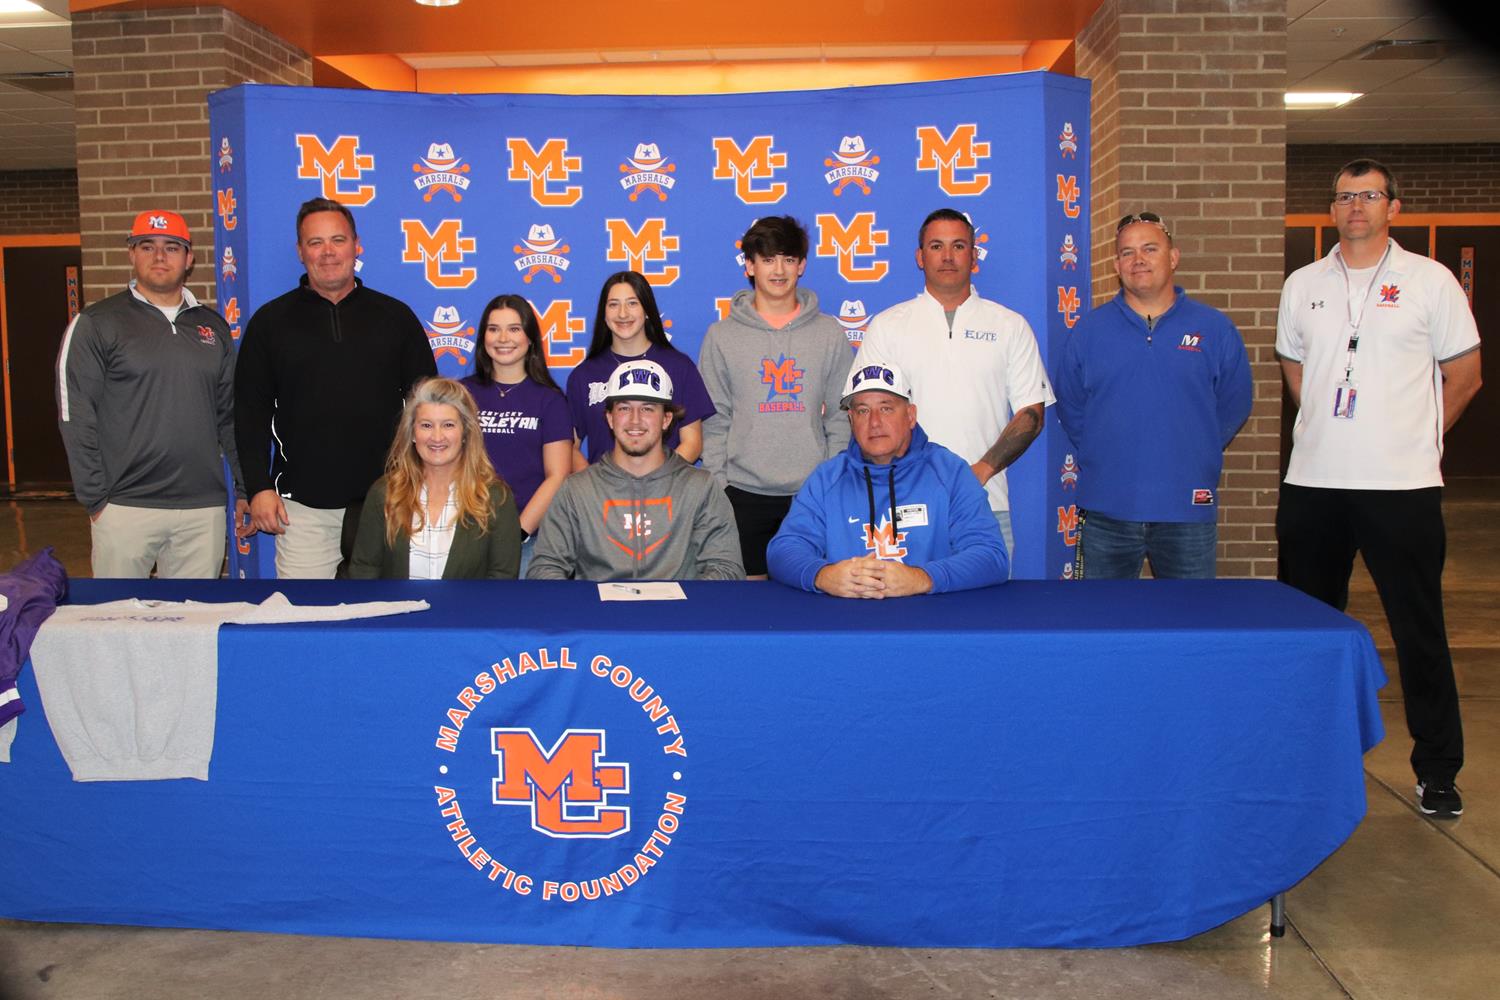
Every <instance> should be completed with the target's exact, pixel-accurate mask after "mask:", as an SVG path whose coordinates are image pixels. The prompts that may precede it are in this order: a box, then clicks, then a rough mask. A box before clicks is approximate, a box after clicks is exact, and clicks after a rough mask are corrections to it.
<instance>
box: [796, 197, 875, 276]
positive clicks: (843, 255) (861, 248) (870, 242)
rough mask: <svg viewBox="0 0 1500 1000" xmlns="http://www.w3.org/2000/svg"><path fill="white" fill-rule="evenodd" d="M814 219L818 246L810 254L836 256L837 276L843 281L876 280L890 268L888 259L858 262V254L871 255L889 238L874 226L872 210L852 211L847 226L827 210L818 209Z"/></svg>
mask: <svg viewBox="0 0 1500 1000" xmlns="http://www.w3.org/2000/svg"><path fill="white" fill-rule="evenodd" d="M816 222H817V224H818V245H817V249H816V250H815V251H814V253H815V254H816V256H819V257H836V258H838V268H839V276H840V277H842V278H843V279H844V280H845V281H849V282H863V281H879V280H880V279H881V278H884V277H885V275H886V272H887V271H889V270H890V269H891V265H890V262H889V261H884V260H872V261H870V262H869V263H868V264H860V263H859V261H858V258H861V257H873V256H875V254H876V253H877V252H878V251H879V250H880V248H881V247H883V246H885V245H887V244H888V243H890V241H891V234H890V232H889V231H888V230H885V229H878V228H876V226H875V213H874V212H856V213H855V214H854V215H853V217H851V218H850V219H849V222H848V224H847V225H846V224H844V223H843V222H842V221H840V220H839V217H838V216H836V215H834V214H833V213H831V212H819V213H818V215H817V217H816Z"/></svg>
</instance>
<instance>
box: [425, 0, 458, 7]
mask: <svg viewBox="0 0 1500 1000" xmlns="http://www.w3.org/2000/svg"><path fill="white" fill-rule="evenodd" d="M417 3H419V4H421V5H422V6H423V7H457V6H458V4H459V0H417Z"/></svg>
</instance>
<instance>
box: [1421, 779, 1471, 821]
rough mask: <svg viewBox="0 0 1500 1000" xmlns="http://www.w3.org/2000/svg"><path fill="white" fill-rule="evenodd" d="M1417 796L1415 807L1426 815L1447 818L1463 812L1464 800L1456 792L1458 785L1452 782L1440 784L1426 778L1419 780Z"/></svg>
mask: <svg viewBox="0 0 1500 1000" xmlns="http://www.w3.org/2000/svg"><path fill="white" fill-rule="evenodd" d="M1417 797H1418V802H1417V808H1418V809H1420V810H1422V812H1423V813H1425V814H1426V815H1428V816H1436V817H1438V818H1439V819H1447V818H1449V817H1453V816H1462V815H1463V813H1464V800H1463V798H1462V797H1461V796H1460V795H1459V794H1458V786H1457V785H1455V784H1453V783H1452V782H1449V783H1447V784H1441V783H1439V782H1436V781H1428V780H1427V779H1422V780H1419V781H1418V782H1417Z"/></svg>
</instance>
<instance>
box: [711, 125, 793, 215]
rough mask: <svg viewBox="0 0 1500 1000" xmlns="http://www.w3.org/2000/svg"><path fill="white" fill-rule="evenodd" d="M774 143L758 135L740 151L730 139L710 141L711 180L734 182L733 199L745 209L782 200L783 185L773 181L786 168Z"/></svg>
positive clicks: (719, 137) (764, 136)
mask: <svg viewBox="0 0 1500 1000" xmlns="http://www.w3.org/2000/svg"><path fill="white" fill-rule="evenodd" d="M775 143H776V137H775V136H770V135H758V136H755V137H754V138H753V139H751V140H750V141H749V143H747V144H746V145H745V146H744V147H743V148H741V147H740V145H739V143H737V142H735V141H734V140H733V139H731V138H725V137H722V136H716V137H714V139H713V150H714V172H713V179H714V180H716V181H728V180H732V181H734V194H735V197H737V198H739V200H740V201H742V202H744V203H745V204H746V205H774V204H775V203H776V202H778V201H780V200H781V199H783V198H785V197H786V183H785V182H784V181H778V180H776V179H775V177H776V171H778V170H782V169H785V167H786V164H787V157H786V154H785V153H778V152H776V150H775V148H774V147H775Z"/></svg>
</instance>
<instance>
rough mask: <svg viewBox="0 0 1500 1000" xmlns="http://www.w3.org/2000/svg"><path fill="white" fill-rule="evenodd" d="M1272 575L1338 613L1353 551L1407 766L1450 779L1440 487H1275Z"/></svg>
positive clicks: (1458, 728)
mask: <svg viewBox="0 0 1500 1000" xmlns="http://www.w3.org/2000/svg"><path fill="white" fill-rule="evenodd" d="M1276 540H1277V542H1278V543H1280V555H1279V557H1278V564H1277V574H1276V575H1277V578H1278V579H1280V580H1281V581H1282V582H1283V583H1288V584H1291V585H1292V586H1293V587H1296V588H1297V589H1298V590H1300V591H1302V592H1303V593H1306V594H1310V595H1311V596H1313V597H1316V598H1317V599H1318V600H1320V601H1323V602H1325V603H1327V604H1331V605H1333V606H1334V607H1336V608H1338V609H1339V610H1340V611H1342V610H1344V609H1345V608H1346V607H1347V606H1348V604H1349V574H1350V572H1351V571H1352V570H1353V568H1354V554H1355V552H1360V553H1362V554H1363V556H1364V560H1365V566H1366V568H1368V569H1369V571H1370V577H1371V578H1372V579H1373V580H1374V581H1375V589H1376V590H1377V591H1379V593H1380V603H1381V604H1382V605H1383V606H1384V607H1385V617H1386V621H1387V622H1389V623H1390V626H1391V636H1392V638H1394V639H1395V640H1396V660H1397V662H1398V664H1399V665H1400V669H1401V690H1402V692H1403V694H1404V695H1405V698H1406V728H1407V730H1408V731H1409V732H1410V733H1411V738H1412V744H1413V745H1412V751H1411V766H1412V770H1413V771H1415V772H1416V774H1417V777H1418V778H1420V779H1423V780H1428V781H1432V782H1436V783H1438V784H1447V783H1451V782H1452V780H1453V778H1454V776H1455V775H1457V774H1458V771H1459V768H1461V767H1463V763H1464V733H1463V723H1462V721H1461V720H1460V719H1459V712H1458V685H1457V684H1456V683H1455V682H1454V680H1453V659H1452V657H1451V656H1450V655H1449V653H1448V633H1447V629H1446V628H1445V627H1444V625H1443V559H1444V557H1445V555H1446V553H1447V534H1446V531H1445V530H1444V527H1443V491H1442V490H1441V489H1440V488H1438V487H1436V486H1434V487H1431V488H1429V489H1420V490H1333V489H1316V488H1312V487H1307V486H1293V485H1291V484H1290V483H1283V484H1282V486H1281V504H1280V506H1279V507H1278V509H1277V511H1276Z"/></svg>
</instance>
